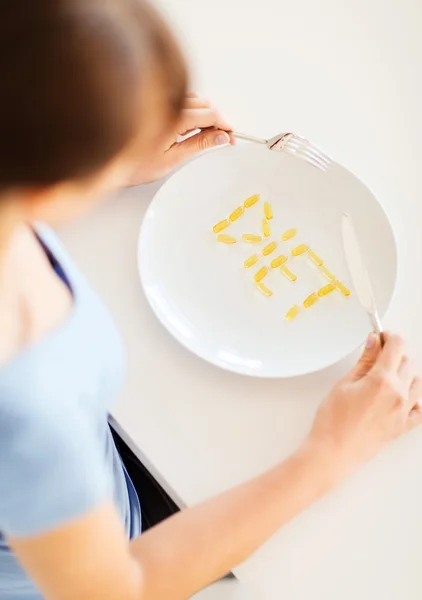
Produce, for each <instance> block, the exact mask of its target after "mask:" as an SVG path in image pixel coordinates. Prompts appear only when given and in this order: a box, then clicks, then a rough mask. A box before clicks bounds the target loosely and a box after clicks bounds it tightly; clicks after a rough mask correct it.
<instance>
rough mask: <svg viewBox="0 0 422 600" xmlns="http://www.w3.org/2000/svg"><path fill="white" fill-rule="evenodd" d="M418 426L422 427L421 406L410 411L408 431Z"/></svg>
mask: <svg viewBox="0 0 422 600" xmlns="http://www.w3.org/2000/svg"><path fill="white" fill-rule="evenodd" d="M418 425H422V408H421V407H420V406H417V407H415V408H414V409H413V410H411V411H410V414H409V418H408V420H407V430H408V431H410V430H411V429H414V428H415V427H418Z"/></svg>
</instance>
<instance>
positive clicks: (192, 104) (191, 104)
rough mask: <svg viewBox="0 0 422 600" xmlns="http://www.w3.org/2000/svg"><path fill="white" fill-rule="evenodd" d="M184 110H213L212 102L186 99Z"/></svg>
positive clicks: (200, 99) (204, 99) (201, 99)
mask: <svg viewBox="0 0 422 600" xmlns="http://www.w3.org/2000/svg"><path fill="white" fill-rule="evenodd" d="M183 108H211V102H210V101H209V100H207V99H206V98H199V97H195V98H186V99H185V102H184V104H183Z"/></svg>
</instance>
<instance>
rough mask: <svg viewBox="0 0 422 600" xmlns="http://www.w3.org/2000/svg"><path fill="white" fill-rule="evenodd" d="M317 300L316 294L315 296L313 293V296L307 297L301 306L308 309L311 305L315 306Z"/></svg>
mask: <svg viewBox="0 0 422 600" xmlns="http://www.w3.org/2000/svg"><path fill="white" fill-rule="evenodd" d="M317 300H318V294H316V293H315V292H314V293H313V294H311V295H310V296H308V297H307V298H306V300H304V301H303V306H304V307H305V308H310V307H311V306H312V304H315V302H316V301H317Z"/></svg>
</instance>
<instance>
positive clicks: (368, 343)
mask: <svg viewBox="0 0 422 600" xmlns="http://www.w3.org/2000/svg"><path fill="white" fill-rule="evenodd" d="M376 341H377V338H376V336H375V333H370V334H369V335H368V337H367V340H366V344H365V346H366V347H367V348H368V349H370V348H373V347H374V346H375V343H376Z"/></svg>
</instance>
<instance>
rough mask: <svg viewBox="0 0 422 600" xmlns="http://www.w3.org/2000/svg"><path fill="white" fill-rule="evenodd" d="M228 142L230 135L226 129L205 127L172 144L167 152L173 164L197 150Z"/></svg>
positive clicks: (195, 152)
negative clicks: (205, 128) (172, 158)
mask: <svg viewBox="0 0 422 600" xmlns="http://www.w3.org/2000/svg"><path fill="white" fill-rule="evenodd" d="M229 143H230V136H229V134H228V133H227V132H226V131H221V130H219V129H207V130H205V131H200V132H199V133H197V134H195V135H192V136H190V137H188V138H187V139H186V140H183V142H179V143H177V144H174V146H173V147H172V148H171V150H168V153H169V154H170V153H171V154H172V155H173V157H174V166H176V165H177V164H179V163H181V162H183V161H184V160H187V159H188V158H191V157H192V156H194V155H195V154H198V152H203V151H204V150H208V148H213V147H214V146H223V145H224V144H229Z"/></svg>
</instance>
